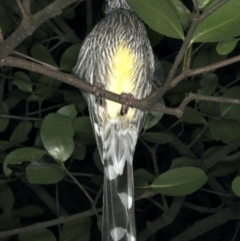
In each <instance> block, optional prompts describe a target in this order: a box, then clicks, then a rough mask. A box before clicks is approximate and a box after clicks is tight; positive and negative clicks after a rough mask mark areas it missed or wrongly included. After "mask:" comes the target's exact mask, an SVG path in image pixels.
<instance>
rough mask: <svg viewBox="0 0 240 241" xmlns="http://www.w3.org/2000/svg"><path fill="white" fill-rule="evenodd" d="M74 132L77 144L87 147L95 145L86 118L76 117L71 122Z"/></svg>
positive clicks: (88, 119) (90, 126)
mask: <svg viewBox="0 0 240 241" xmlns="http://www.w3.org/2000/svg"><path fill="white" fill-rule="evenodd" d="M73 125H74V129H75V130H76V139H77V141H78V142H79V143H82V144H85V145H88V144H95V137H94V134H93V130H92V124H91V121H90V118H89V117H88V116H82V117H78V118H76V119H75V120H74V122H73Z"/></svg>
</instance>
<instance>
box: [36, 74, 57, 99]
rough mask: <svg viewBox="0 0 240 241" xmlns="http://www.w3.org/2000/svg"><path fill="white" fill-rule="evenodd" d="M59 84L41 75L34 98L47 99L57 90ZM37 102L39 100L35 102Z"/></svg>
mask: <svg viewBox="0 0 240 241" xmlns="http://www.w3.org/2000/svg"><path fill="white" fill-rule="evenodd" d="M60 85H61V82H60V81H58V80H56V79H53V78H51V77H49V76H46V75H42V76H41V77H40V78H39V79H38V82H37V86H36V91H35V96H37V97H38V98H39V99H41V100H46V99H49V98H50V97H51V96H52V95H53V94H55V93H56V90H58V88H59V86H60ZM37 101H39V100H37Z"/></svg>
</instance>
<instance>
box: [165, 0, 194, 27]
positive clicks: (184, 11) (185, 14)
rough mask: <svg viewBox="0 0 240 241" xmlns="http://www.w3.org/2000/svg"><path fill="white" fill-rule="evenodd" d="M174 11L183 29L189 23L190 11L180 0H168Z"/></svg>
mask: <svg viewBox="0 0 240 241" xmlns="http://www.w3.org/2000/svg"><path fill="white" fill-rule="evenodd" d="M168 1H169V3H170V4H171V6H172V8H173V9H174V11H175V12H176V14H177V16H178V18H179V21H180V23H181V25H182V28H183V30H186V29H187V28H188V27H189V25H190V23H191V13H190V11H189V10H188V8H187V7H186V6H185V5H184V4H183V3H182V2H181V1H180V0H168Z"/></svg>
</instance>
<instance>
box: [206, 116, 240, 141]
mask: <svg viewBox="0 0 240 241" xmlns="http://www.w3.org/2000/svg"><path fill="white" fill-rule="evenodd" d="M209 130H210V133H211V135H212V137H213V138H214V139H215V140H216V141H222V142H224V143H229V142H231V141H233V140H235V139H237V138H239V137H240V123H239V122H238V121H235V120H214V121H211V122H210V123H209Z"/></svg>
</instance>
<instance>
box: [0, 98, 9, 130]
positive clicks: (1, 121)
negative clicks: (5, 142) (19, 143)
mask: <svg viewBox="0 0 240 241" xmlns="http://www.w3.org/2000/svg"><path fill="white" fill-rule="evenodd" d="M2 114H6V115H8V114H9V111H8V107H7V105H6V104H5V103H4V102H3V113H2ZM8 123H9V118H3V117H0V132H4V131H5V129H6V128H7V126H8Z"/></svg>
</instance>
